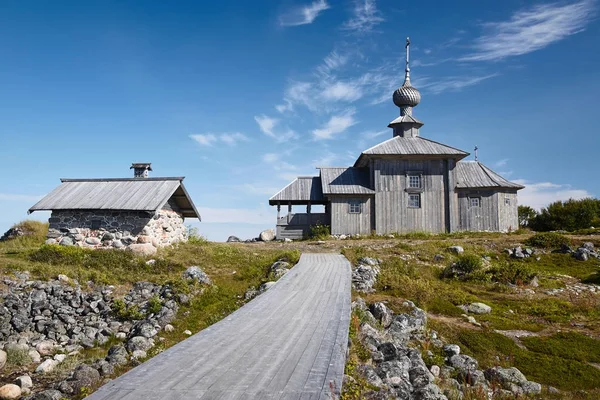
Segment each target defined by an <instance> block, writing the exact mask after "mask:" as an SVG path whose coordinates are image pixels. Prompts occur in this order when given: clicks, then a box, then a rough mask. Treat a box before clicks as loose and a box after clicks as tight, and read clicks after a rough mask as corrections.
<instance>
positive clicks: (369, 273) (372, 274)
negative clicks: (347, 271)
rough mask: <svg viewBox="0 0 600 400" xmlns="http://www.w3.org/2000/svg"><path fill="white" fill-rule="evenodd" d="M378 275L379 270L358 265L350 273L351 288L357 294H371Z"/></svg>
mask: <svg viewBox="0 0 600 400" xmlns="http://www.w3.org/2000/svg"><path fill="white" fill-rule="evenodd" d="M378 275H379V268H377V267H373V266H369V265H362V264H360V265H358V266H357V267H356V268H355V269H354V271H352V287H353V288H354V289H355V290H357V291H359V292H365V293H369V292H373V291H374V289H373V286H374V285H375V282H376V281H377V276H378Z"/></svg>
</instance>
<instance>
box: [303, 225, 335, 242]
mask: <svg viewBox="0 0 600 400" xmlns="http://www.w3.org/2000/svg"><path fill="white" fill-rule="evenodd" d="M330 236H331V229H330V228H329V226H327V225H311V227H310V230H309V232H308V238H309V239H329V237H330Z"/></svg>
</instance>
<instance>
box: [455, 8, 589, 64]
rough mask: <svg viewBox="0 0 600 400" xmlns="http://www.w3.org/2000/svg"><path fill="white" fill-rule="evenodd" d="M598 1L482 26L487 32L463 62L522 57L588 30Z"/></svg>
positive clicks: (521, 14) (525, 13)
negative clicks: (586, 27)
mask: <svg viewBox="0 0 600 400" xmlns="http://www.w3.org/2000/svg"><path fill="white" fill-rule="evenodd" d="M595 11H596V10H595V1H593V0H583V1H577V2H574V3H573V2H572V3H569V4H565V3H564V2H559V3H550V4H540V5H537V6H534V7H531V8H528V9H523V10H519V11H517V12H515V13H514V14H513V15H512V16H511V18H510V19H509V20H508V21H503V22H489V23H486V24H484V25H483V27H484V29H485V31H486V32H487V33H486V34H484V35H483V36H480V37H479V38H478V39H476V40H475V44H474V45H473V48H474V51H473V52H472V53H470V54H468V55H466V56H464V57H462V58H461V59H460V60H461V61H498V60H502V59H504V58H507V57H512V56H519V55H522V54H527V53H531V52H533V51H536V50H540V49H543V48H544V47H546V46H548V45H550V44H552V43H554V42H557V41H559V40H561V39H564V38H566V37H567V36H570V35H574V34H576V33H579V32H581V31H583V30H584V29H585V26H586V25H587V24H588V22H590V20H591V19H592V17H593V16H594V15H595Z"/></svg>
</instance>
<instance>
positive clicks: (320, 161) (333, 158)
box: [312, 151, 342, 167]
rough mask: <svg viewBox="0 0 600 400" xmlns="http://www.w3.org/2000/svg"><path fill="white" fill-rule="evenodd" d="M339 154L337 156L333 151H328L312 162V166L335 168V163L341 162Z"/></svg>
mask: <svg viewBox="0 0 600 400" xmlns="http://www.w3.org/2000/svg"><path fill="white" fill-rule="evenodd" d="M341 159H342V157H340V156H339V155H338V154H335V153H333V152H331V151H326V152H325V154H324V155H322V156H321V157H319V158H317V159H315V160H313V161H312V164H313V165H314V166H315V167H332V166H335V163H336V162H337V161H338V160H341Z"/></svg>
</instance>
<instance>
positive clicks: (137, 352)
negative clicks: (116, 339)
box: [131, 350, 148, 360]
mask: <svg viewBox="0 0 600 400" xmlns="http://www.w3.org/2000/svg"><path fill="white" fill-rule="evenodd" d="M147 356H148V354H147V353H146V352H145V351H144V350H135V351H134V352H133V353H131V357H132V358H134V359H136V360H141V359H144V358H146V357H147Z"/></svg>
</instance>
